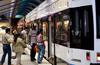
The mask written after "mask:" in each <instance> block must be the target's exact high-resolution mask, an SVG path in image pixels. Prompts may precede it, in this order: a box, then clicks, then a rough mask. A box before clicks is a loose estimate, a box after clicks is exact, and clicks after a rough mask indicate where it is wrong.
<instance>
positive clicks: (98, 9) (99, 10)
mask: <svg viewBox="0 0 100 65" xmlns="http://www.w3.org/2000/svg"><path fill="white" fill-rule="evenodd" d="M99 2H100V1H99V0H96V15H97V38H100V4H99Z"/></svg>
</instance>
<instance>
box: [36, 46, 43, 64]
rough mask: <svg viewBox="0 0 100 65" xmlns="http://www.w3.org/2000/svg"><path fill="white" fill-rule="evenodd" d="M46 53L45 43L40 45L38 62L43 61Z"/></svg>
mask: <svg viewBox="0 0 100 65" xmlns="http://www.w3.org/2000/svg"><path fill="white" fill-rule="evenodd" d="M44 53H45V49H44V45H38V63H41V62H42V59H43V56H44Z"/></svg>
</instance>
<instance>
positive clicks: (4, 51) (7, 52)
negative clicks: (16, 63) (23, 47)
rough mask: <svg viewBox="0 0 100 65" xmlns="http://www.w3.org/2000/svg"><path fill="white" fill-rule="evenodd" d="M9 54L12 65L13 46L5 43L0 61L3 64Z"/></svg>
mask: <svg viewBox="0 0 100 65" xmlns="http://www.w3.org/2000/svg"><path fill="white" fill-rule="evenodd" d="M7 54H8V65H11V47H10V45H9V44H3V56H2V59H1V62H0V63H1V64H4V62H5V58H6V55H7Z"/></svg>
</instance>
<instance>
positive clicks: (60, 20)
mask: <svg viewBox="0 0 100 65" xmlns="http://www.w3.org/2000/svg"><path fill="white" fill-rule="evenodd" d="M55 22H56V43H57V44H60V45H63V46H69V41H70V26H69V24H70V21H69V19H68V18H66V16H65V14H60V15H57V16H56V18H55Z"/></svg>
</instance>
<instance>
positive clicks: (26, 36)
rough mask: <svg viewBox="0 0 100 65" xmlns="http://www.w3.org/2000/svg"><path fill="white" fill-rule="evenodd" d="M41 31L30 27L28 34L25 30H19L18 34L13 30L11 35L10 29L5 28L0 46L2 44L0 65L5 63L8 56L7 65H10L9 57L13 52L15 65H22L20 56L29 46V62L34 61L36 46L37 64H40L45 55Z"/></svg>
mask: <svg viewBox="0 0 100 65" xmlns="http://www.w3.org/2000/svg"><path fill="white" fill-rule="evenodd" d="M42 31H43V30H42V29H38V31H37V30H36V26H34V25H33V26H32V28H31V29H29V32H27V30H26V29H23V30H21V31H20V32H18V31H17V30H14V32H13V33H12V34H13V35H12V34H11V33H10V32H11V29H10V28H6V30H5V32H6V33H5V34H4V35H2V44H3V55H2V58H1V61H0V65H3V64H4V62H5V57H6V55H7V54H8V65H11V57H12V52H15V57H16V60H17V61H16V65H22V64H21V55H22V53H24V51H25V48H27V47H28V46H27V45H30V46H31V48H30V60H31V61H32V62H34V61H36V59H35V55H36V46H37V48H38V59H37V62H38V64H40V63H42V59H43V56H44V53H45V45H44V43H43V35H42ZM11 45H12V48H11Z"/></svg>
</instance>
